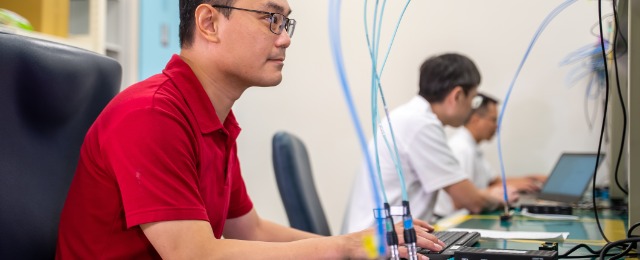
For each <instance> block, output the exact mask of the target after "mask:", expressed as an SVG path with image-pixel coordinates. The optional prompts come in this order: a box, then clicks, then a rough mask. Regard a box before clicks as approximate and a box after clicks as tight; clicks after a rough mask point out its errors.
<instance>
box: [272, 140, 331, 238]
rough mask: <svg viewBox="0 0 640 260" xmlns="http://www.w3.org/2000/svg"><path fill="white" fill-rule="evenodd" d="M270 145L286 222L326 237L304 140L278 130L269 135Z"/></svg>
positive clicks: (325, 222)
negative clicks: (270, 136)
mask: <svg viewBox="0 0 640 260" xmlns="http://www.w3.org/2000/svg"><path fill="white" fill-rule="evenodd" d="M272 144H273V168H274V170H275V173H276V181H277V183H278V190H280V197H281V198H282V202H283V204H284V208H285V210H286V211H287V218H288V219H289V224H290V225H291V227H293V228H297V229H300V230H304V231H308V232H311V233H316V234H319V235H325V236H330V235H331V231H330V230H329V224H328V223H327V219H326V217H325V215H324V210H323V209H322V204H321V203H320V199H319V198H318V193H317V192H316V186H315V184H314V182H313V174H312V173H311V163H310V162H309V155H308V154H307V149H306V148H305V146H304V143H302V141H300V139H299V138H297V137H296V136H294V135H292V134H290V133H287V132H278V133H276V134H275V135H274V136H273V143H272Z"/></svg>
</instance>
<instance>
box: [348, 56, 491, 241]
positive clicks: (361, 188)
mask: <svg viewBox="0 0 640 260" xmlns="http://www.w3.org/2000/svg"><path fill="white" fill-rule="evenodd" d="M479 84H480V72H479V71H478V69H477V68H476V66H475V64H474V63H473V61H471V60H470V59H469V58H467V57H465V56H462V55H459V54H444V55H440V56H436V57H432V58H429V59H427V60H426V61H425V62H424V63H423V64H422V66H421V68H420V89H419V92H418V96H416V97H414V98H413V99H411V100H410V101H409V102H408V103H406V104H404V105H402V106H400V107H398V108H397V109H395V110H393V111H392V112H391V114H390V115H389V117H390V118H391V123H392V127H393V132H394V134H395V140H396V144H397V147H398V153H399V157H400V164H401V166H402V169H403V171H404V179H405V183H406V188H407V193H408V198H409V201H410V202H411V213H412V215H413V217H414V218H418V219H423V220H430V215H431V213H432V212H433V206H434V205H435V201H436V198H437V194H438V191H439V190H441V189H444V190H446V191H447V192H448V193H449V194H451V197H452V198H453V200H454V203H455V206H456V207H462V208H467V209H468V210H469V211H471V212H480V211H482V210H485V209H495V208H496V207H498V206H499V205H500V204H501V201H500V200H496V199H495V198H493V197H491V196H489V194H486V193H485V192H484V191H481V190H479V189H477V188H476V187H475V185H474V184H473V183H472V182H470V181H469V179H468V177H467V176H466V174H465V173H464V172H463V171H462V169H461V168H460V165H459V164H458V161H457V160H456V158H455V156H454V155H453V153H452V152H451V150H450V149H449V146H448V145H447V138H446V135H445V132H444V128H443V127H444V126H445V125H450V126H454V127H455V126H460V125H462V124H463V123H464V121H465V119H466V118H467V117H468V115H469V113H470V111H471V101H472V99H473V98H474V97H475V95H476V93H477V88H478V85H479ZM387 120H388V119H385V120H384V121H383V122H382V123H381V127H383V129H384V131H382V130H381V131H378V138H377V139H378V144H377V145H378V152H379V160H380V174H381V178H382V182H383V183H382V184H383V186H384V188H385V191H386V197H387V198H388V202H389V204H390V205H392V206H399V205H401V203H402V194H401V184H400V178H399V177H398V174H397V172H396V166H395V164H394V160H393V159H392V158H394V157H392V156H393V153H392V152H390V151H389V150H388V149H387V147H388V146H387V145H386V144H385V142H384V137H383V136H382V133H385V134H387V139H388V140H391V137H390V136H388V135H389V133H390V132H391V131H390V129H389V128H388V127H389V126H388V123H387ZM390 146H391V147H393V145H392V144H390ZM374 148H375V147H374V144H373V142H370V143H369V151H370V153H371V156H372V157H373V158H374V159H372V161H374V162H375V149H374ZM368 176H369V175H368V173H367V171H366V167H362V170H361V171H360V173H359V174H358V176H357V177H356V180H355V182H354V185H353V189H352V193H351V197H350V201H349V207H348V208H347V212H346V215H345V219H344V220H345V221H344V223H343V230H342V231H343V233H344V232H351V231H353V230H361V229H362V228H364V227H371V226H373V225H374V223H375V220H374V215H373V209H374V208H375V207H376V206H375V205H374V202H373V199H372V192H371V190H370V186H371V185H370V182H371V181H370V180H369V178H368Z"/></svg>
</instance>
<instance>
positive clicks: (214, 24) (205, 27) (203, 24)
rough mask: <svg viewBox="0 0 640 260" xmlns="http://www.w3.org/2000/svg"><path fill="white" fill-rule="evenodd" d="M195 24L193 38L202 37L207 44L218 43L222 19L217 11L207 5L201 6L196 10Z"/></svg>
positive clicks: (222, 16)
mask: <svg viewBox="0 0 640 260" xmlns="http://www.w3.org/2000/svg"><path fill="white" fill-rule="evenodd" d="M195 14H196V18H195V20H196V24H195V32H194V34H195V35H194V37H195V38H197V37H202V38H204V39H206V40H207V41H209V42H219V41H220V35H219V32H220V30H219V27H220V20H221V19H222V18H224V15H222V14H221V13H220V12H218V10H217V9H215V8H214V7H213V6H210V5H207V4H201V5H199V6H198V7H197V8H196V12H195Z"/></svg>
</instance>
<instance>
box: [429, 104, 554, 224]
mask: <svg viewBox="0 0 640 260" xmlns="http://www.w3.org/2000/svg"><path fill="white" fill-rule="evenodd" d="M473 105H475V106H474V109H473V110H472V112H471V114H470V115H469V118H468V119H467V120H466V122H465V124H464V127H461V128H460V129H459V130H458V131H457V132H456V133H455V134H454V135H453V137H451V139H449V147H450V148H451V151H453V154H454V155H455V157H456V159H458V162H459V163H460V167H461V168H462V171H463V172H464V173H465V174H466V175H467V177H468V178H469V180H471V182H473V183H474V184H475V186H476V187H477V188H479V189H483V190H486V191H487V193H489V194H491V195H492V196H494V197H495V198H496V199H502V200H504V193H503V187H502V180H501V179H500V177H499V176H498V174H497V172H495V171H493V170H492V168H491V166H490V165H489V162H487V160H486V159H485V158H484V155H483V153H482V150H480V147H479V144H480V143H481V142H483V141H489V140H491V138H493V136H494V135H495V133H496V130H497V128H498V101H497V100H496V99H494V98H491V97H489V96H487V95H484V94H478V95H477V96H476V97H475V99H474V102H473ZM545 179H546V178H545V177H543V176H533V175H532V176H528V177H515V178H507V191H508V192H509V196H508V197H509V200H510V202H514V201H516V200H517V199H518V197H519V196H518V195H519V193H521V192H534V191H537V190H539V189H540V183H542V182H544V180H545ZM456 210H457V208H455V207H454V204H453V203H452V199H451V197H450V196H449V194H447V193H446V192H441V193H440V194H439V196H438V201H437V203H436V207H435V214H436V215H438V216H447V215H450V214H452V213H453V212H455V211H456Z"/></svg>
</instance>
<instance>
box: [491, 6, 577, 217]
mask: <svg viewBox="0 0 640 260" xmlns="http://www.w3.org/2000/svg"><path fill="white" fill-rule="evenodd" d="M576 1H577V0H566V1H565V2H563V3H562V4H560V5H559V6H558V7H556V8H555V9H554V10H553V11H551V13H549V15H547V17H546V18H545V19H544V20H543V21H542V24H540V27H538V30H537V31H536V33H535V34H534V35H533V38H532V39H531V42H530V43H529V47H528V48H527V51H526V52H525V54H524V57H522V61H520V65H519V66H518V69H517V70H516V73H515V75H514V76H513V79H512V80H511V84H509V90H508V91H507V95H506V97H505V98H504V105H502V109H501V110H500V116H499V118H498V158H499V159H500V173H501V175H502V189H503V190H504V201H505V203H507V205H508V204H509V195H508V194H507V178H506V174H505V170H504V161H503V159H502V138H501V136H502V134H501V133H502V119H503V118H504V114H505V109H506V107H507V104H508V103H509V97H510V96H511V91H512V90H513V86H514V84H515V82H516V80H517V79H518V76H519V75H520V71H522V67H523V66H524V63H525V62H526V61H527V58H528V57H529V53H530V52H531V49H532V48H533V46H534V45H535V43H536V41H537V40H538V37H539V36H540V34H541V33H542V32H543V31H544V29H545V28H547V25H549V23H550V22H551V21H552V20H553V19H554V18H555V17H556V16H557V15H558V14H560V13H561V12H562V11H564V9H566V8H567V7H569V6H570V5H571V4H573V3H575V2H576Z"/></svg>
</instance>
